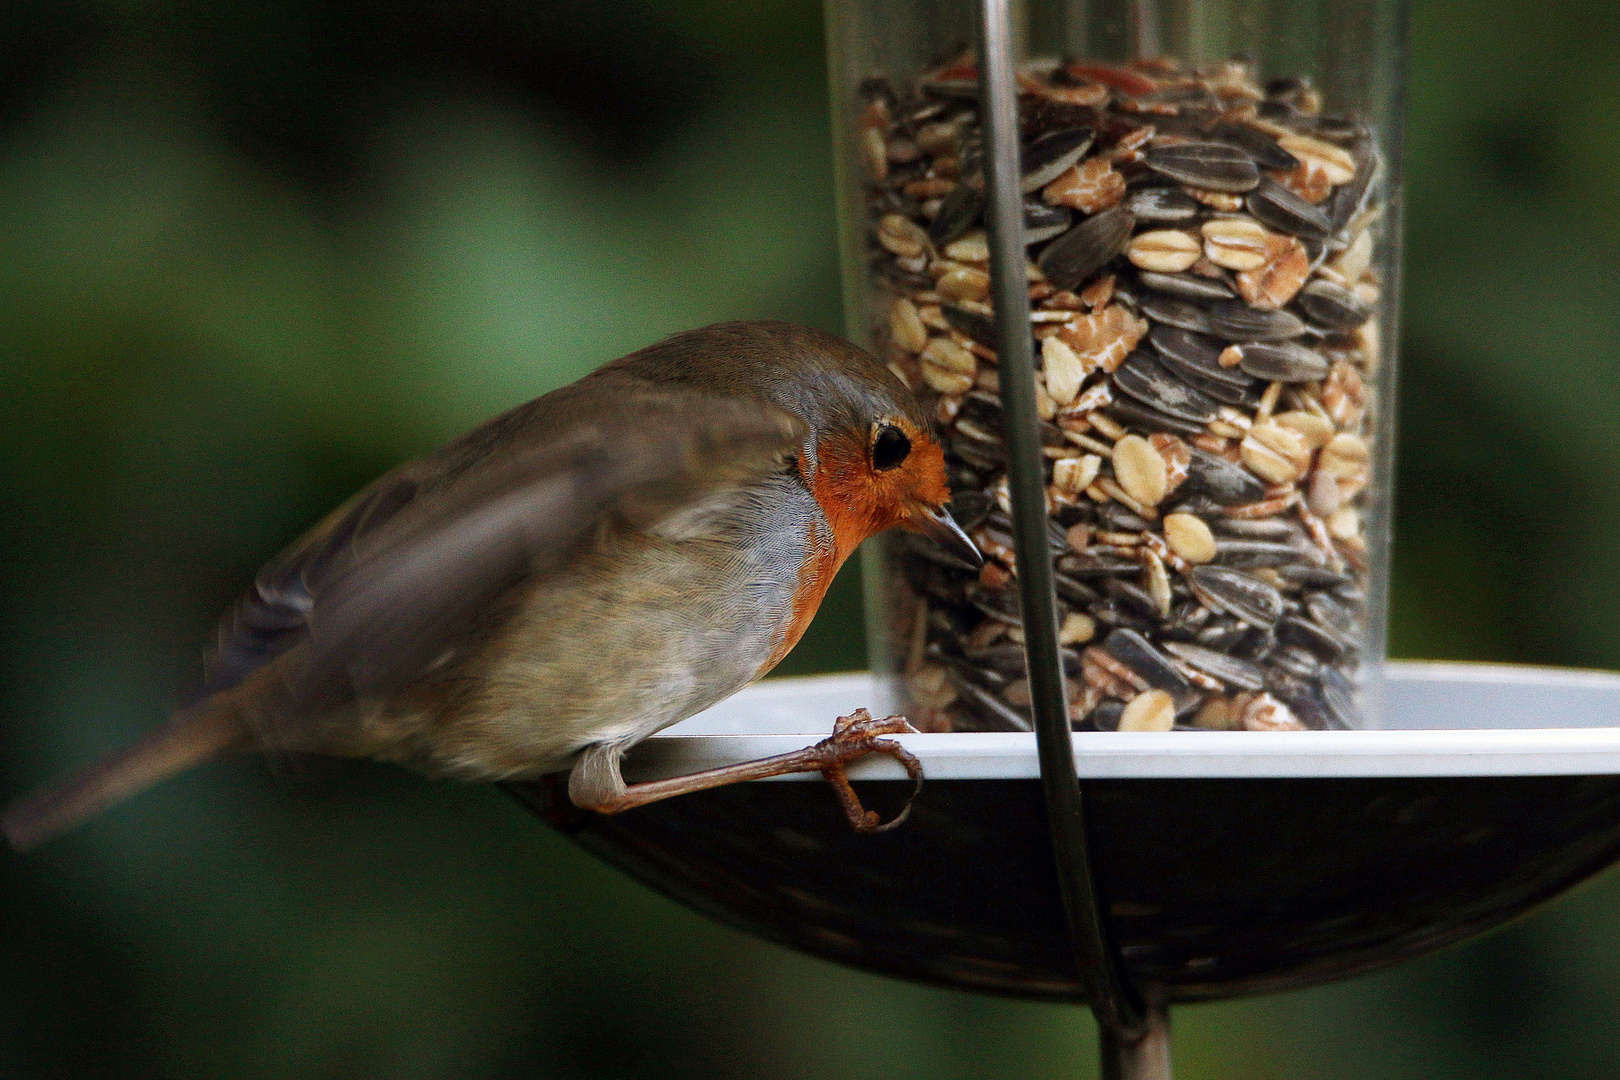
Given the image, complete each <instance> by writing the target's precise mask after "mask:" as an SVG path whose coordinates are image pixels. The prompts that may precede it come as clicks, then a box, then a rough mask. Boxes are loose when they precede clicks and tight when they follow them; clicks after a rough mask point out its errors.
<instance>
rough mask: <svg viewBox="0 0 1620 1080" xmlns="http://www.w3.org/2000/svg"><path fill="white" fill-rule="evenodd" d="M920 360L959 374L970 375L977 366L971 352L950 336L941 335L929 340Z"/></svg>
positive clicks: (977, 363) (976, 361)
mask: <svg viewBox="0 0 1620 1080" xmlns="http://www.w3.org/2000/svg"><path fill="white" fill-rule="evenodd" d="M922 361H923V363H924V364H933V365H935V366H936V367H940V368H943V369H944V370H946V371H951V372H955V373H957V374H960V375H972V374H973V372H974V371H976V370H977V369H978V367H979V362H978V360H976V359H974V356H973V354H972V353H971V352H969V351H968V350H967V349H965V348H963V347H962V346H960V345H958V344H957V343H956V342H954V341H952V340H951V339H950V338H942V337H937V338H934V339H933V340H931V341H929V343H928V344H927V346H926V347H924V349H923V351H922Z"/></svg>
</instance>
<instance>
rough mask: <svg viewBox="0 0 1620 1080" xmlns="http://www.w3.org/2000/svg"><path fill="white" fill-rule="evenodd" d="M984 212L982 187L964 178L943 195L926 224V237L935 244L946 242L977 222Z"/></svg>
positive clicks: (960, 234)
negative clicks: (937, 210) (934, 212)
mask: <svg viewBox="0 0 1620 1080" xmlns="http://www.w3.org/2000/svg"><path fill="white" fill-rule="evenodd" d="M983 212H984V188H983V186H982V183H980V184H975V183H973V182H972V181H970V180H966V179H964V180H963V181H962V182H961V183H959V184H957V185H956V189H955V190H954V191H952V192H951V193H950V194H949V195H947V196H945V201H944V202H943V203H941V204H940V207H939V213H938V214H937V215H935V217H934V220H933V222H931V223H930V224H929V226H928V238H929V239H930V240H932V241H933V242H934V243H935V244H948V243H950V242H951V241H952V240H955V239H957V238H958V237H960V236H962V235H963V234H964V233H966V232H967V231H968V230H969V229H971V228H973V226H975V225H977V224H978V223H979V215H980V214H982V213H983Z"/></svg>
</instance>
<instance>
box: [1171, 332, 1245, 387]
mask: <svg viewBox="0 0 1620 1080" xmlns="http://www.w3.org/2000/svg"><path fill="white" fill-rule="evenodd" d="M1148 341H1149V342H1150V343H1151V344H1152V345H1153V348H1154V350H1155V351H1156V352H1157V353H1158V354H1159V356H1160V358H1161V359H1163V360H1164V362H1165V364H1166V365H1167V366H1169V367H1170V368H1171V370H1173V371H1175V372H1176V373H1177V374H1178V375H1185V374H1189V373H1190V374H1193V375H1196V376H1200V377H1202V378H1205V379H1210V380H1213V381H1215V382H1224V383H1230V384H1231V385H1232V386H1234V387H1238V388H1239V389H1247V388H1249V387H1250V386H1252V385H1253V384H1254V380H1253V379H1252V378H1250V377H1249V375H1248V374H1247V373H1245V372H1244V371H1241V370H1239V369H1237V368H1228V367H1222V366H1221V364H1220V361H1219V357H1220V355H1221V343H1220V342H1218V341H1216V340H1215V339H1214V338H1211V337H1206V336H1205V335H1203V334H1195V333H1193V332H1192V331H1190V330H1183V329H1181V328H1179V327H1172V326H1155V327H1154V328H1153V329H1152V331H1151V332H1149V334H1148Z"/></svg>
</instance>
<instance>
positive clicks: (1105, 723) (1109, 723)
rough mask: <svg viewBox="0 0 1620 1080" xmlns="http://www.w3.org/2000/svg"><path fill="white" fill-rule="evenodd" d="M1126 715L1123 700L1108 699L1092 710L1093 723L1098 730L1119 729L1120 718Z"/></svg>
mask: <svg viewBox="0 0 1620 1080" xmlns="http://www.w3.org/2000/svg"><path fill="white" fill-rule="evenodd" d="M1124 715H1125V703H1124V702H1123V701H1114V700H1108V701H1105V702H1103V703H1102V704H1101V705H1098V706H1097V707H1096V708H1095V709H1093V710H1092V711H1091V724H1092V726H1093V727H1095V728H1096V729H1097V730H1098V731H1118V730H1119V721H1120V718H1121V717H1122V716H1124Z"/></svg>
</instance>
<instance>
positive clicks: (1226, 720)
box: [1192, 697, 1240, 731]
mask: <svg viewBox="0 0 1620 1080" xmlns="http://www.w3.org/2000/svg"><path fill="white" fill-rule="evenodd" d="M1192 726H1193V727H1198V728H1207V729H1208V730H1210V731H1236V730H1237V729H1238V727H1239V726H1240V725H1239V722H1238V717H1237V714H1236V713H1235V712H1233V711H1232V703H1231V702H1230V701H1228V700H1227V699H1226V698H1224V697H1212V698H1210V699H1209V700H1208V701H1206V702H1204V704H1203V706H1202V707H1200V708H1199V710H1198V712H1196V713H1195V714H1193V718H1192Z"/></svg>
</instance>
